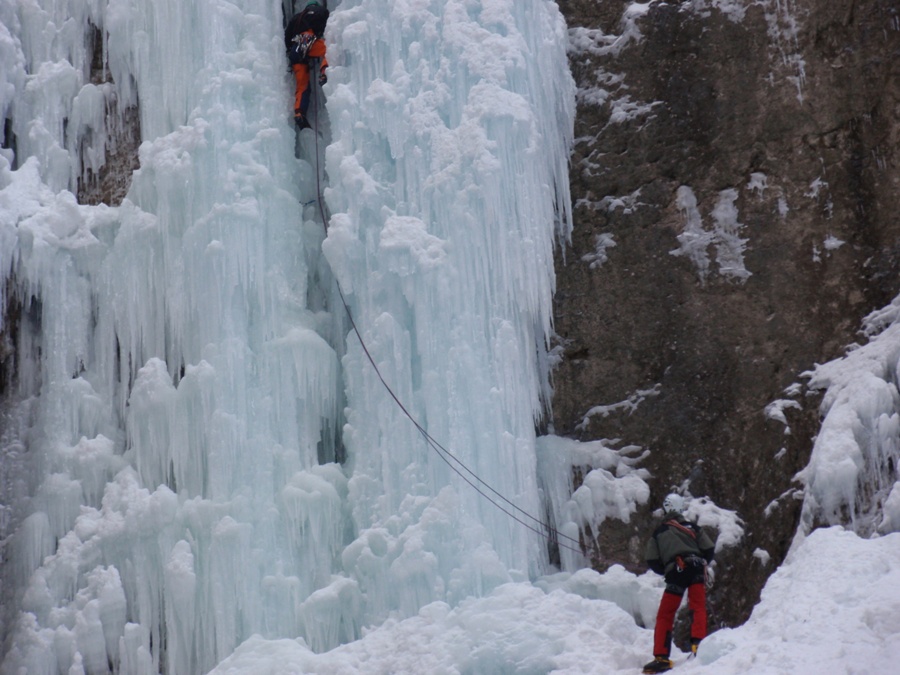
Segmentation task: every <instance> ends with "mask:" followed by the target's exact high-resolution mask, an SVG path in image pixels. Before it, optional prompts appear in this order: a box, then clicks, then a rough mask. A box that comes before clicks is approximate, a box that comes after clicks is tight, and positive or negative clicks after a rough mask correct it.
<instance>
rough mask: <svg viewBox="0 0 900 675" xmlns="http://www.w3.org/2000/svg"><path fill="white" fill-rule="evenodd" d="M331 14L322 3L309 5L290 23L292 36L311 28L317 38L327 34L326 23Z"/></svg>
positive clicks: (289, 29)
mask: <svg viewBox="0 0 900 675" xmlns="http://www.w3.org/2000/svg"><path fill="white" fill-rule="evenodd" d="M329 14H330V12H329V11H328V10H327V9H325V8H324V7H323V6H322V5H318V4H316V5H307V6H306V7H305V8H304V9H303V11H302V12H300V13H299V14H298V15H297V16H295V17H294V18H293V19H291V22H290V23H289V24H288V31H289V32H290V33H291V36H290V37H291V38H293V37H294V35H296V34H298V33H303V32H305V31H308V30H311V31H312V32H313V33H315V36H316V37H317V38H321V37H322V36H323V35H324V34H325V24H326V23H328V16H329Z"/></svg>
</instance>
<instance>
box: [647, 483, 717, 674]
mask: <svg viewBox="0 0 900 675" xmlns="http://www.w3.org/2000/svg"><path fill="white" fill-rule="evenodd" d="M663 511H664V515H663V522H662V524H661V525H660V526H659V527H657V528H656V530H655V531H654V532H653V536H652V537H651V538H650V541H648V542H647V549H646V552H645V555H644V558H645V559H646V560H647V565H648V566H649V567H650V569H652V570H653V571H654V572H656V573H657V574H662V575H664V576H665V580H666V590H665V591H664V592H663V596H662V600H661V601H660V603H659V611H658V612H657V614H656V628H655V629H654V631H653V657H654V658H653V660H652V661H651V662H650V663H648V664H647V665H646V666H644V672H645V673H662V672H665V671H667V670H670V669H671V668H672V666H673V665H674V664H673V663H672V660H671V659H670V658H669V654H670V652H671V649H672V628H673V626H674V625H675V614H676V613H677V612H678V608H679V607H680V606H681V600H682V598H683V597H684V592H685V591H687V593H688V605H689V607H690V608H691V611H692V612H693V615H694V616H693V619H692V621H691V652H692V653H694V654H696V653H697V646H698V645H699V644H700V641H701V640H702V639H703V638H705V637H706V581H707V565H708V564H709V563H711V562H712V559H713V554H714V552H715V545H714V543H713V541H712V540H711V539H710V538H709V536H708V535H707V534H706V533H705V532H704V531H703V530H702V529H700V528H699V527H698V526H697V525H696V524H695V523H692V522H690V521H689V520H688V519H687V518H685V516H684V497H682V496H681V495H678V494H670V495H668V496H667V497H666V498H665V500H663Z"/></svg>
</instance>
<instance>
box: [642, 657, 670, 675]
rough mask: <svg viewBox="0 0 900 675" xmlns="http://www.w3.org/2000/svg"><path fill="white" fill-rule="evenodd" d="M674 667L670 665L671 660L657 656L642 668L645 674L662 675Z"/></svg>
mask: <svg viewBox="0 0 900 675" xmlns="http://www.w3.org/2000/svg"><path fill="white" fill-rule="evenodd" d="M674 666H675V664H674V663H672V659H670V658H668V657H667V656H657V657H656V658H654V659H653V660H652V661H651V662H650V663H648V664H647V665H646V666H644V672H645V673H664V672H666V671H667V670H672V668H673V667H674Z"/></svg>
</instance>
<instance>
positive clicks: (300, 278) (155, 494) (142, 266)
mask: <svg viewBox="0 0 900 675" xmlns="http://www.w3.org/2000/svg"><path fill="white" fill-rule="evenodd" d="M38 4H40V7H39V6H38ZM0 16H2V19H3V22H2V25H0V28H2V31H3V32H2V33H0V50H2V55H3V59H4V61H3V63H4V75H3V78H5V79H4V80H3V82H2V83H0V84H2V89H0V110H2V111H4V112H5V113H6V115H7V116H9V117H10V119H11V120H12V128H13V129H14V130H15V132H16V135H17V138H18V140H19V142H18V146H17V153H16V154H15V156H14V155H13V153H12V151H11V149H6V150H4V151H3V153H2V156H0V211H2V217H0V243H2V253H0V262H2V263H3V276H4V283H9V284H10V289H11V292H12V293H13V295H14V296H15V297H17V298H18V299H19V300H20V301H21V302H22V303H23V306H24V311H23V316H26V318H27V320H25V319H23V320H22V321H21V322H20V328H19V337H18V345H17V347H18V353H19V356H20V364H19V380H20V387H21V389H20V391H19V392H18V395H19V396H20V397H21V398H23V399H24V398H26V397H27V396H29V395H31V394H35V395H36V398H35V399H34V400H33V404H32V405H31V406H30V408H29V410H30V413H31V414H30V415H29V417H27V418H22V420H21V426H22V427H23V428H24V431H22V432H21V434H19V438H18V439H17V442H19V443H20V444H21V445H24V446H27V450H28V452H27V459H26V460H23V464H22V470H21V475H20V476H17V479H20V480H21V482H22V484H23V485H25V486H26V487H27V491H28V495H27V497H26V498H22V499H20V500H18V501H17V502H16V504H15V508H16V512H15V518H16V519H17V522H19V523H20V526H19V527H18V529H17V532H16V533H15V535H14V536H13V537H12V539H11V540H10V542H9V543H8V548H6V549H5V551H4V554H5V555H6V554H7V553H8V555H9V556H10V557H11V559H12V560H13V561H14V562H13V564H12V565H10V566H4V571H3V575H4V578H3V584H2V592H3V594H4V595H3V598H2V605H3V607H4V612H5V613H4V617H6V618H8V619H9V624H8V625H4V626H3V629H4V632H5V633H7V634H9V633H12V635H11V639H10V640H9V641H7V644H10V645H12V648H11V651H10V652H9V653H8V654H6V655H5V658H4V660H3V663H2V666H0V672H3V673H7V672H21V671H20V670H19V669H24V670H25V671H27V672H29V673H36V674H41V673H48V674H49V673H54V674H55V673H58V672H73V673H74V672H81V670H82V669H83V670H84V671H85V672H91V673H96V672H106V669H107V666H108V665H111V666H112V669H113V670H114V671H117V672H127V673H155V672H159V671H160V670H165V671H166V672H170V673H173V672H178V673H199V672H206V671H208V670H209V669H210V668H212V667H213V666H214V665H215V664H216V663H218V661H220V660H221V659H222V658H224V657H225V656H227V655H228V654H230V653H231V652H232V651H233V650H234V648H235V647H236V646H237V645H238V644H240V643H241V642H242V641H243V640H244V639H246V638H247V637H249V636H250V635H253V634H255V633H258V634H260V635H263V636H265V637H270V638H275V637H297V636H307V637H309V639H310V642H311V643H312V644H314V645H315V646H316V647H317V648H320V649H322V648H326V647H328V646H333V643H334V642H335V641H336V640H337V639H339V638H343V639H348V637H352V634H353V631H354V628H353V627H354V625H355V624H354V622H353V621H352V618H348V617H347V616H345V615H344V614H342V613H340V612H339V613H338V614H337V615H336V618H335V619H334V622H335V625H336V626H338V628H336V629H334V630H328V629H325V628H322V627H319V626H316V625H314V624H313V623H312V622H310V621H308V620H307V615H306V614H305V613H304V612H305V606H306V605H305V604H304V603H306V602H307V600H308V599H309V598H310V597H311V596H314V595H315V594H316V592H317V591H320V590H321V589H323V588H324V587H326V586H328V585H329V584H331V581H332V576H333V575H334V574H335V573H337V572H339V571H340V551H341V549H342V547H343V544H344V543H345V541H346V540H347V539H348V535H347V531H348V525H347V523H348V514H347V507H346V501H347V480H346V477H345V475H344V473H343V470H342V468H341V467H340V466H339V465H337V464H334V460H335V458H336V446H335V443H336V440H335V439H336V437H337V433H336V428H337V426H338V425H339V408H340V407H341V398H340V391H339V390H340V387H341V378H340V373H339V366H340V364H339V360H338V356H337V354H336V352H335V350H334V349H333V348H332V346H331V345H330V344H329V343H330V341H331V340H332V337H333V336H332V335H331V328H330V325H331V324H330V321H329V319H328V317H327V316H324V315H323V313H322V312H321V311H313V310H311V309H310V308H309V306H308V298H309V297H310V296H311V295H313V294H314V290H315V289H314V288H313V285H314V283H315V282H314V281H312V280H311V277H312V272H311V270H313V269H314V268H315V266H316V265H317V262H316V260H317V258H318V242H319V241H320V240H321V238H322V236H323V233H322V232H321V227H320V228H319V231H316V230H315V228H312V227H309V226H304V224H303V223H302V220H301V210H302V207H301V202H305V201H308V199H309V192H310V190H311V186H310V185H309V177H310V176H312V170H311V168H310V166H309V165H308V164H306V163H303V162H298V161H297V160H296V159H295V158H294V156H293V145H294V131H293V129H292V128H291V127H290V126H289V124H288V115H289V112H290V104H289V100H290V91H289V86H290V85H289V81H288V76H287V74H286V72H285V67H286V61H285V58H284V54H283V46H282V15H281V6H280V3H273V2H271V1H269V0H232V1H228V2H226V1H224V0H198V1H196V2H183V1H182V0H154V1H153V2H147V1H145V0H108V1H104V0H67V1H65V2H63V1H62V0H60V1H56V2H55V1H49V0H48V2H41V3H34V2H25V1H22V2H19V1H14V2H12V3H10V2H4V3H2V7H0ZM94 27H96V28H97V29H99V33H100V35H102V36H103V54H104V58H105V59H106V68H108V69H110V70H111V71H112V74H113V80H114V82H115V87H116V91H115V92H113V93H114V95H115V96H116V98H117V99H118V100H119V101H125V102H130V103H139V104H140V111H141V112H140V114H141V129H142V133H143V141H144V142H143V144H142V145H141V148H140V169H139V170H138V171H137V172H136V173H135V175H134V177H133V182H132V185H131V189H130V191H129V193H128V196H127V198H126V199H125V201H124V202H123V203H122V205H121V206H120V207H115V208H110V207H106V206H98V207H90V206H84V205H80V204H77V203H76V201H75V197H74V196H73V194H72V191H74V182H75V180H76V179H77V174H76V173H75V172H73V167H78V166H80V164H79V157H78V156H77V153H78V152H82V151H84V148H85V144H84V143H81V142H77V138H78V137H79V135H80V134H81V135H84V137H85V138H86V137H87V136H88V135H90V137H91V138H95V139H96V138H98V137H102V134H103V133H104V132H105V130H106V125H108V124H112V123H113V122H111V121H110V120H108V119H106V116H105V113H104V111H103V110H102V108H103V101H101V100H99V99H98V95H97V94H98V92H97V90H96V87H97V85H95V84H92V83H90V82H89V81H88V70H89V65H87V61H88V60H89V58H90V57H89V54H88V47H89V45H90V40H89V36H92V35H95V34H97V33H96V31H95V29H94ZM7 58H8V60H7ZM7 63H8V64H10V66H11V67H10V69H9V70H8V71H7V70H5V69H6V65H7ZM108 86H110V87H111V86H113V85H111V84H109V85H108ZM101 93H102V92H101ZM104 96H105V94H104ZM76 122H77V123H76ZM96 158H97V161H98V162H100V161H102V157H101V156H100V155H97V156H96ZM9 270H12V276H10V277H9V278H8V279H7V276H6V275H7V273H8V272H9ZM354 593H355V585H354V584H353V583H352V582H350V583H347V584H345V586H344V587H343V589H342V592H341V596H340V597H341V598H343V599H344V600H345V601H346V602H345V604H346V605H347V606H352V602H353V596H354ZM314 602H316V603H319V604H321V600H320V596H316V597H315V598H314ZM10 608H13V610H12V611H10ZM341 626H343V627H344V628H343V631H342V630H341V628H340V627H341ZM329 640H330V641H331V643H332V644H327V643H328V641H329Z"/></svg>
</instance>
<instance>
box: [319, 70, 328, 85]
mask: <svg viewBox="0 0 900 675" xmlns="http://www.w3.org/2000/svg"><path fill="white" fill-rule="evenodd" d="M326 82H328V76H327V75H326V74H325V73H321V74H320V75H319V86H324V85H325V83H326Z"/></svg>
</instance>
